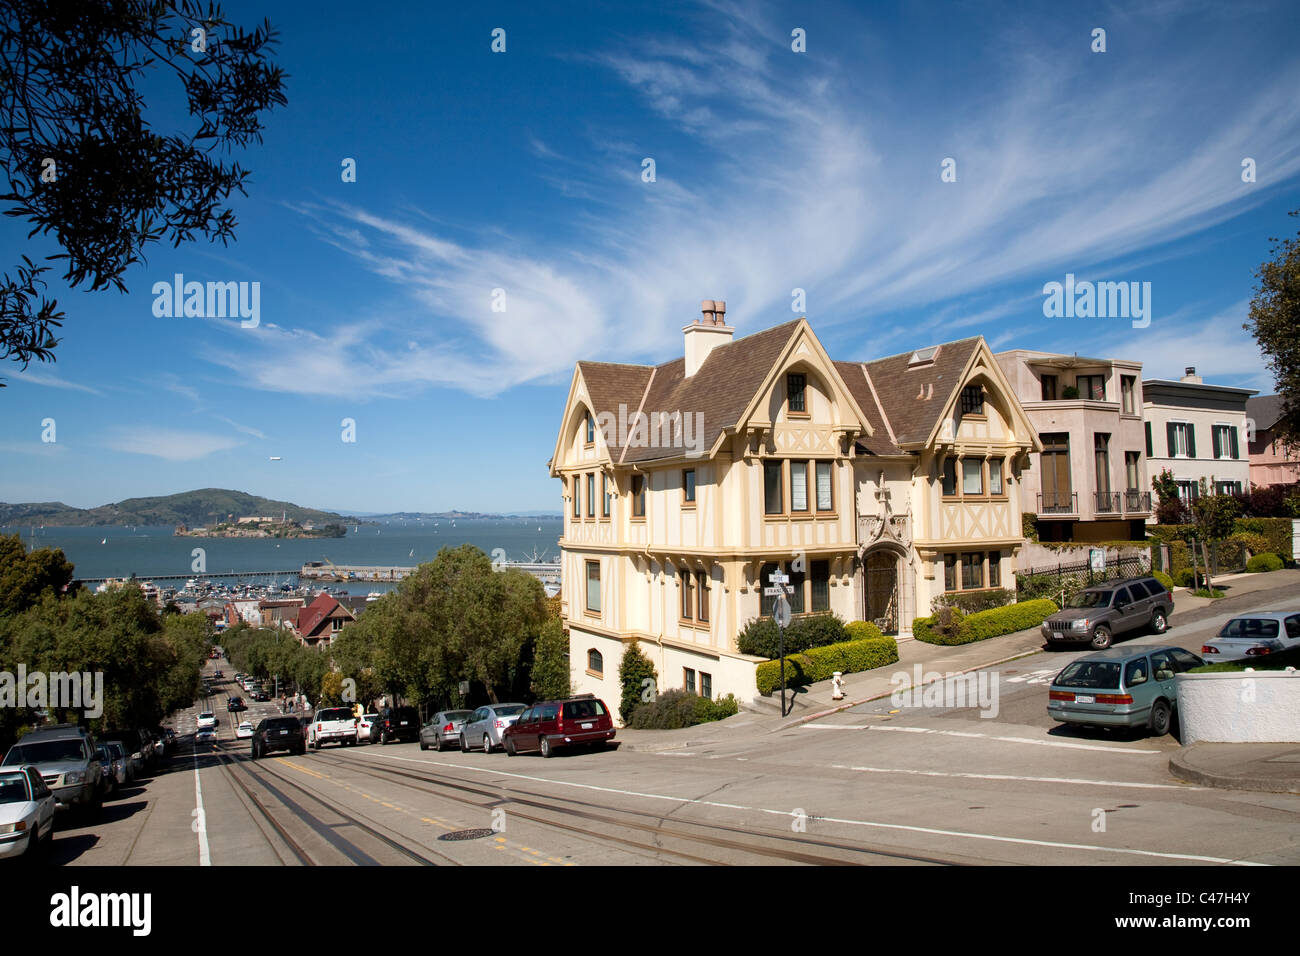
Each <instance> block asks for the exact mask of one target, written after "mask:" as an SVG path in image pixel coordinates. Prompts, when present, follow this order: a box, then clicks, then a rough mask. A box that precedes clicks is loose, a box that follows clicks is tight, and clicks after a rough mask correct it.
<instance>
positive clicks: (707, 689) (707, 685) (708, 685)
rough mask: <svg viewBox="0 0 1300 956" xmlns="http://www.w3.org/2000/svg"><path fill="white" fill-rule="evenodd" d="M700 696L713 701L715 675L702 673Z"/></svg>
mask: <svg viewBox="0 0 1300 956" xmlns="http://www.w3.org/2000/svg"><path fill="white" fill-rule="evenodd" d="M700 696H701V697H708V698H709V699H710V700H712V699H713V675H712V674H706V673H704V671H700Z"/></svg>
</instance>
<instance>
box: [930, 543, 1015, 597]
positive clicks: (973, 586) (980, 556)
mask: <svg viewBox="0 0 1300 956" xmlns="http://www.w3.org/2000/svg"><path fill="white" fill-rule="evenodd" d="M986 560H987V562H988V575H987V577H988V584H987V585H986V584H985V583H984V580H985V571H984V565H985V561H986ZM986 586H987V587H990V588H997V587H1001V586H1002V552H1000V551H989V552H984V551H963V552H962V553H961V554H945V555H944V556H943V589H944V590H945V591H959V590H960V591H971V590H979V589H982V588H984V587H986Z"/></svg>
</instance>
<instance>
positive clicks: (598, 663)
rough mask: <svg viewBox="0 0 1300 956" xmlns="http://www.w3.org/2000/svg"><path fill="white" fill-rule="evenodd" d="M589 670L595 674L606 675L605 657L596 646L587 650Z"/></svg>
mask: <svg viewBox="0 0 1300 956" xmlns="http://www.w3.org/2000/svg"><path fill="white" fill-rule="evenodd" d="M587 670H589V671H591V672H592V673H593V674H600V675H604V673H605V657H604V655H602V654H601V653H600V651H598V650H596V649H595V648H594V647H593V648H592V649H591V650H589V651H587Z"/></svg>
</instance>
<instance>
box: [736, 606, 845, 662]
mask: <svg viewBox="0 0 1300 956" xmlns="http://www.w3.org/2000/svg"><path fill="white" fill-rule="evenodd" d="M779 638H780V634H779V632H778V631H777V627H776V622H775V621H773V620H772V619H771V618H770V617H756V618H754V619H752V620H751V621H750V622H749V623H748V624H746V625H745V627H744V630H742V631H741V632H740V634H739V635H737V637H736V647H737V648H738V649H739V651H740V653H742V654H754V655H756V656H758V657H766V658H767V659H768V660H772V659H773V658H775V657H776V656H777V655H778V654H779V653H780V652H781V651H780V646H779V644H778V641H779ZM843 640H844V622H843V621H842V620H840V618H839V616H838V615H836V614H834V613H833V612H831V611H825V612H819V613H817V614H800V615H799V616H797V617H795V618H794V619H793V620H791V621H790V626H789V627H787V628H786V629H785V652H786V653H787V654H793V653H796V652H798V651H806V650H808V648H810V647H825V646H826V645H827V644H838V643H840V642H842V641H843Z"/></svg>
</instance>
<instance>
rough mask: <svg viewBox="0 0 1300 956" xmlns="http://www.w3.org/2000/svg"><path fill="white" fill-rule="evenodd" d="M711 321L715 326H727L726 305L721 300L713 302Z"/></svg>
mask: <svg viewBox="0 0 1300 956" xmlns="http://www.w3.org/2000/svg"><path fill="white" fill-rule="evenodd" d="M713 311H714V315H713V321H714V324H716V325H726V324H727V303H726V302H724V301H723V300H722V299H714V300H713Z"/></svg>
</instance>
